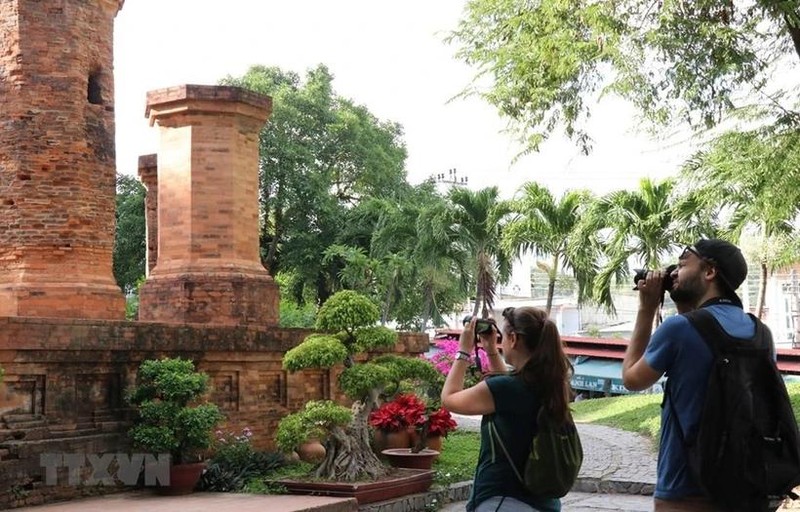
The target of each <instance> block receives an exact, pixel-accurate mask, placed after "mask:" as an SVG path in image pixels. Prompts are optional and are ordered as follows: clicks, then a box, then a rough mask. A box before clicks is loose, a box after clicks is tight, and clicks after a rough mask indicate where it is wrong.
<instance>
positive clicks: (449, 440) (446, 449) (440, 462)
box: [433, 430, 481, 485]
mask: <svg viewBox="0 0 800 512" xmlns="http://www.w3.org/2000/svg"><path fill="white" fill-rule="evenodd" d="M480 446H481V435H480V433H479V432H467V431H464V430H456V431H454V432H450V434H448V435H447V437H445V438H444V439H443V440H442V453H441V455H439V458H438V459H436V461H435V462H434V463H433V469H434V470H435V471H436V473H435V474H434V477H433V481H434V483H435V484H438V485H449V484H451V483H454V482H463V481H465V480H472V477H473V476H474V475H475V467H476V466H477V465H478V452H479V451H480Z"/></svg>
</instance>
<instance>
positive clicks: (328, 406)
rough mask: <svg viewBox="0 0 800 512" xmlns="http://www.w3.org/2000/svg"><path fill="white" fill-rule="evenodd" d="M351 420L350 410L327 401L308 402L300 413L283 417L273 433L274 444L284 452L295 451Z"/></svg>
mask: <svg viewBox="0 0 800 512" xmlns="http://www.w3.org/2000/svg"><path fill="white" fill-rule="evenodd" d="M352 420H353V415H352V414H351V412H350V409H348V408H347V407H343V406H341V405H337V404H335V403H333V402H331V401H329V400H314V401H311V402H308V403H307V404H306V405H305V407H304V408H303V410H302V411H300V412H296V413H292V414H289V415H287V416H284V417H283V419H281V421H280V423H279V424H278V430H277V431H276V433H275V444H276V445H277V446H278V448H279V449H280V450H281V451H283V452H285V453H288V452H291V451H292V450H296V449H297V447H298V446H300V445H301V444H304V443H306V442H308V441H309V440H311V439H323V438H324V437H325V434H326V433H327V432H328V431H330V430H331V429H333V427H335V426H338V427H344V426H346V425H347V424H349V423H350V422H351V421H352Z"/></svg>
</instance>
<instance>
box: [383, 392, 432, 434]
mask: <svg viewBox="0 0 800 512" xmlns="http://www.w3.org/2000/svg"><path fill="white" fill-rule="evenodd" d="M420 420H422V422H423V423H424V421H425V402H423V401H422V400H420V399H419V398H418V397H417V396H416V395H413V394H407V395H398V396H397V397H396V398H395V399H394V400H392V401H391V402H386V403H385V404H383V405H381V406H380V407H378V408H377V409H375V410H374V411H372V412H371V413H370V415H369V424H370V425H372V426H373V427H375V428H379V429H381V430H386V431H388V432H396V431H398V430H403V429H404V428H407V427H409V426H411V425H417V424H418V423H419V422H420Z"/></svg>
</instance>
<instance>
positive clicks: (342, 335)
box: [283, 290, 437, 492]
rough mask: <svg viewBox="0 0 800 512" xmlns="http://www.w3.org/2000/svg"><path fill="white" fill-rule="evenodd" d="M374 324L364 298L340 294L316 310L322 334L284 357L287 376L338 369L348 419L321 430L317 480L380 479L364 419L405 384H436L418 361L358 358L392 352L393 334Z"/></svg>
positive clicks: (381, 468)
mask: <svg viewBox="0 0 800 512" xmlns="http://www.w3.org/2000/svg"><path fill="white" fill-rule="evenodd" d="M379 319H380V311H379V309H378V307H377V306H376V305H375V304H374V303H373V302H372V301H371V300H370V299H369V298H367V297H365V296H363V295H361V294H358V293H356V292H354V291H351V290H344V291H340V292H338V293H336V294H334V295H333V296H331V297H330V298H329V299H328V300H327V301H326V302H325V303H324V304H323V305H322V307H321V308H320V310H319V313H318V315H317V322H316V328H317V330H318V331H322V333H318V334H312V335H310V336H308V337H307V338H306V339H305V340H303V342H302V343H300V344H299V345H298V346H296V347H294V348H293V349H291V350H289V351H288V352H287V353H286V355H285V356H284V359H283V366H284V368H285V369H287V370H289V371H290V372H294V371H300V370H304V369H320V368H333V367H335V366H338V365H343V366H344V370H343V371H342V372H341V374H340V375H339V378H338V385H339V389H341V390H342V391H343V392H344V393H345V395H346V396H347V397H348V398H349V399H351V400H352V401H353V404H352V407H351V408H350V413H351V419H350V421H348V422H346V423H340V422H330V423H328V424H326V425H324V427H323V428H325V429H326V431H327V440H326V446H325V447H326V455H325V459H324V460H323V461H322V463H320V464H319V466H318V467H317V468H316V469H315V471H314V475H315V477H317V478H318V479H322V480H330V481H337V482H356V481H365V480H366V481H375V480H377V479H379V478H381V477H384V476H385V475H386V474H387V467H386V466H385V465H384V464H383V463H382V462H381V460H380V459H379V458H378V456H377V455H376V454H375V453H374V452H373V451H372V447H371V446H370V437H371V436H370V434H371V432H370V425H369V422H368V418H369V416H370V413H371V412H372V411H373V410H374V409H375V408H376V407H377V406H378V404H379V401H380V399H381V396H386V395H389V396H391V395H394V394H396V393H397V391H398V390H399V389H400V385H401V383H402V382H403V381H405V380H406V379H415V378H416V379H423V380H434V379H436V378H437V373H436V370H435V369H434V368H433V366H432V365H431V364H430V362H428V361H426V360H425V359H424V358H410V357H401V356H397V355H384V356H380V357H378V358H375V359H372V360H366V358H365V357H363V356H364V355H366V354H367V353H368V352H370V351H372V350H374V349H378V348H380V347H392V346H394V344H395V342H396V340H397V333H395V332H394V331H392V330H391V329H388V328H386V327H382V326H378V325H376V324H377V322H378V320H379ZM428 485H430V483H428ZM416 492H419V491H416Z"/></svg>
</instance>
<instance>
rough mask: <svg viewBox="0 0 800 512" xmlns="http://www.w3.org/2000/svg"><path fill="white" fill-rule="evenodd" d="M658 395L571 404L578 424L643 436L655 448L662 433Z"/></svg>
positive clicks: (629, 396)
mask: <svg viewBox="0 0 800 512" xmlns="http://www.w3.org/2000/svg"><path fill="white" fill-rule="evenodd" d="M662 397H663V395H662V394H661V393H659V394H656V395H626V396H617V397H610V398H592V399H591V400H583V401H580V402H576V403H573V404H572V411H573V417H574V418H575V421H577V422H580V423H595V424H598V425H606V426H609V427H614V428H618V429H620V430H627V431H628V432H635V433H637V434H642V435H644V436H646V437H648V438H650V439H651V440H652V441H653V445H654V446H657V444H658V439H659V434H660V432H661V399H662Z"/></svg>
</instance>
